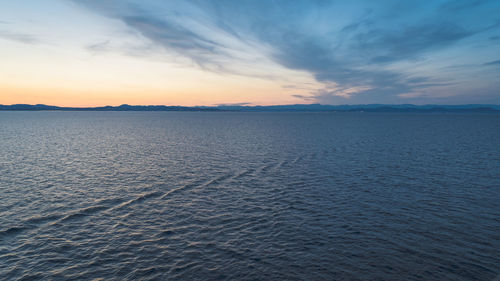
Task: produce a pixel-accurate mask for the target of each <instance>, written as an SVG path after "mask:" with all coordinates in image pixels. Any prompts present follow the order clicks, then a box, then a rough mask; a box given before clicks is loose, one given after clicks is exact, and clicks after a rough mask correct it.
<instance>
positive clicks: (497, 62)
mask: <svg viewBox="0 0 500 281" xmlns="http://www.w3.org/2000/svg"><path fill="white" fill-rule="evenodd" d="M484 65H500V60H495V61H490V62H487V63H485V64H484Z"/></svg>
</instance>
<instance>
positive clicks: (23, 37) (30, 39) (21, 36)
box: [0, 30, 41, 44]
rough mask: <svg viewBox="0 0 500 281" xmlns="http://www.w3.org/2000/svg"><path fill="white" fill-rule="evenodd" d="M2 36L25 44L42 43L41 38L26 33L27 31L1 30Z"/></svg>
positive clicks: (0, 35)
mask: <svg viewBox="0 0 500 281" xmlns="http://www.w3.org/2000/svg"><path fill="white" fill-rule="evenodd" d="M0 38H3V39H7V40H12V41H16V42H20V43H24V44H38V43H41V40H40V39H39V38H38V37H36V36H34V35H31V34H25V33H16V32H9V31H1V30H0Z"/></svg>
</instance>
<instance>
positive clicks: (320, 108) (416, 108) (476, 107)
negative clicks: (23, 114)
mask: <svg viewBox="0 0 500 281" xmlns="http://www.w3.org/2000/svg"><path fill="white" fill-rule="evenodd" d="M0 110H3V111H6V110H9V111H41V110H57V111H243V112H299V111H302V112H329V111H337V112H349V111H356V112H485V113H487V112H491V113H500V105H487V104H486V105H485V104H466V105H432V104H429V105H413V104H398V105H391V104H359V105H323V104H292V105H272V106H248V105H219V106H194V107H189V106H166V105H128V104H122V105H120V106H100V107H60V106H52V105H44V104H35V105H30V104H13V105H0Z"/></svg>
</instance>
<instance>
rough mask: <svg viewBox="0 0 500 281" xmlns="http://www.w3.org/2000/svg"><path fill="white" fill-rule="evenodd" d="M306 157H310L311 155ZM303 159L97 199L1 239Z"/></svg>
mask: <svg viewBox="0 0 500 281" xmlns="http://www.w3.org/2000/svg"><path fill="white" fill-rule="evenodd" d="M306 156H307V155H306ZM308 156H309V157H311V155H308ZM313 157H316V155H314V156H313ZM304 159H305V156H304V155H299V156H298V157H296V158H294V159H293V160H292V161H288V160H286V159H283V160H281V161H276V162H272V163H267V164H264V165H261V166H259V167H258V168H248V169H243V170H241V171H239V172H229V173H226V174H223V175H220V176H216V177H213V178H211V179H208V180H195V181H193V182H190V183H187V184H185V185H182V186H180V187H177V188H174V189H171V190H169V191H161V190H155V191H152V192H148V193H144V194H141V195H139V196H137V197H135V198H132V199H130V200H126V199H124V198H111V199H103V200H100V201H98V202H97V203H96V204H94V205H92V206H88V207H85V208H80V209H78V210H76V211H73V212H70V213H63V214H60V213H55V214H49V215H46V216H37V217H31V218H28V219H26V220H24V221H22V222H20V223H19V224H18V225H16V226H12V227H9V228H7V229H4V230H0V240H3V239H6V238H9V237H12V236H16V235H19V234H21V233H23V232H27V231H33V230H36V229H39V228H42V227H45V226H56V225H60V224H64V223H69V222H72V221H75V220H78V219H83V218H85V217H89V216H93V215H96V214H98V213H101V212H105V213H110V214H112V213H113V212H114V211H116V210H119V209H123V208H127V207H130V206H132V205H135V204H141V203H144V202H145V201H147V200H150V199H154V198H159V199H160V200H165V199H167V198H169V197H172V196H174V195H176V194H178V193H181V192H185V191H188V190H194V189H202V188H206V187H209V186H213V185H217V184H221V183H224V182H226V181H229V180H239V179H241V178H244V177H248V176H253V177H258V176H262V175H263V174H267V173H268V172H276V171H278V170H280V169H282V168H283V167H285V166H287V165H289V164H297V163H298V162H301V161H303V160H304Z"/></svg>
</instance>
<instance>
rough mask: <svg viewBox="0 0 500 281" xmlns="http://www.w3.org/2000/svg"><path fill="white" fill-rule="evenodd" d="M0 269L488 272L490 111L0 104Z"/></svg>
mask: <svg viewBox="0 0 500 281" xmlns="http://www.w3.org/2000/svg"><path fill="white" fill-rule="evenodd" d="M0 198H1V203H0V280H17V279H22V280H66V279H74V280H93V279H98V280H99V278H102V280H138V279H141V280H169V279H170V280H278V279H280V280H492V279H495V278H496V277H497V276H498V275H499V274H500V115H498V114H496V115H495V114H410V113H387V114H383V113H235V112H232V113H231V112H227V113H216V112H0Z"/></svg>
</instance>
